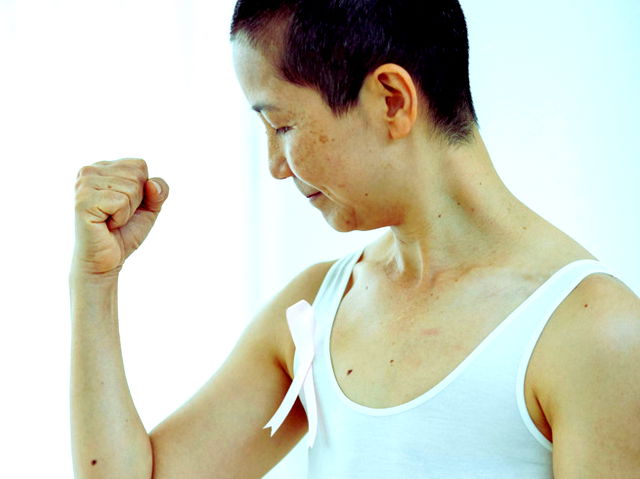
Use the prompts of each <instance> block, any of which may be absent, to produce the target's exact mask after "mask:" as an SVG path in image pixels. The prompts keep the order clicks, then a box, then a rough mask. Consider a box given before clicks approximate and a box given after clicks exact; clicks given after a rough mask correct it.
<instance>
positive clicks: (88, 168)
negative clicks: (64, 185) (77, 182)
mask: <svg viewBox="0 0 640 479" xmlns="http://www.w3.org/2000/svg"><path fill="white" fill-rule="evenodd" d="M96 169H97V168H96V167H95V166H93V165H85V166H83V167H82V168H80V170H79V171H78V176H77V177H78V178H80V177H83V176H89V175H92V174H94V173H95V172H96Z"/></svg>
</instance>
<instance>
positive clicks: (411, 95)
mask: <svg viewBox="0 0 640 479" xmlns="http://www.w3.org/2000/svg"><path fill="white" fill-rule="evenodd" d="M365 82H368V83H369V85H368V87H369V92H370V93H373V95H374V97H375V98H377V99H378V100H380V103H382V108H383V109H384V111H381V112H382V113H384V120H385V122H386V124H387V128H388V130H389V137H390V138H391V139H399V138H404V137H406V136H408V135H409V133H411V130H412V129H413V125H415V123H416V118H417V116H418V94H417V89H416V85H415V83H414V82H413V79H412V78H411V75H409V73H408V72H407V71H406V70H405V69H404V68H402V67H401V66H399V65H396V64H394V63H386V64H384V65H381V66H379V67H378V68H376V70H375V71H374V72H373V73H372V74H371V75H369V76H368V77H367V79H366V80H365ZM380 103H379V102H378V101H376V104H380Z"/></svg>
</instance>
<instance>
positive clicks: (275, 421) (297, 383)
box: [263, 300, 318, 447]
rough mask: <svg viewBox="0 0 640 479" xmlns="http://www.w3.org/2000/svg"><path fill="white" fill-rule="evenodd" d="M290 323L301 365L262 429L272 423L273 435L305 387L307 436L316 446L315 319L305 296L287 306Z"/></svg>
mask: <svg viewBox="0 0 640 479" xmlns="http://www.w3.org/2000/svg"><path fill="white" fill-rule="evenodd" d="M287 323H288V324H289V330H290V331H291V337H292V338H293V343H294V344H295V347H296V356H297V358H298V367H297V369H296V370H295V371H294V375H293V381H292V382H291V386H289V390H288V391H287V394H286V395H285V396H284V399H283V400H282V403H281V404H280V407H279V408H278V410H277V411H276V413H275V414H274V415H273V417H272V418H271V419H270V420H269V422H268V423H267V424H266V425H265V426H264V427H263V429H266V428H268V427H270V428H271V437H273V435H274V434H275V433H276V431H277V430H278V428H279V427H280V426H281V425H282V423H283V422H284V420H285V419H286V417H287V415H288V414H289V411H291V408H292V407H293V405H294V404H295V402H296V398H297V397H298V395H299V394H300V391H301V390H302V389H303V388H304V397H305V399H306V402H307V405H306V407H305V410H306V413H307V422H308V424H309V433H308V437H307V440H308V446H309V447H313V443H314V442H315V439H316V432H317V430H318V411H317V404H316V393H315V389H314V387H313V369H312V367H311V364H312V363H313V356H314V354H315V350H314V349H315V348H314V340H313V330H314V321H313V309H312V308H311V305H310V304H309V303H307V302H306V301H305V300H302V301H299V302H297V303H296V304H294V305H293V306H289V307H288V308H287Z"/></svg>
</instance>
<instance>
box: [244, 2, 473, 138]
mask: <svg viewBox="0 0 640 479" xmlns="http://www.w3.org/2000/svg"><path fill="white" fill-rule="evenodd" d="M279 21H283V22H284V28H285V29H284V31H283V32H284V33H283V38H281V39H280V41H281V44H282V46H283V48H282V49H281V50H282V51H281V52H280V59H279V60H278V62H279V64H278V65H276V66H277V68H278V70H279V73H280V74H281V76H282V77H283V78H284V79H285V80H287V81H289V82H291V83H293V84H296V85H301V86H306V87H311V88H314V89H316V90H317V91H318V92H319V93H320V95H321V96H322V97H323V99H324V101H325V102H326V103H327V105H328V106H329V107H330V108H331V110H332V111H333V113H334V114H335V115H337V116H339V115H342V114H344V113H346V112H348V111H349V110H350V109H351V108H352V107H353V106H355V105H357V103H358V96H359V93H360V90H361V88H362V84H363V82H364V80H365V78H366V76H367V75H368V74H370V73H372V72H373V71H374V70H375V69H376V68H377V67H379V66H380V65H382V64H384V63H395V64H398V65H400V66H402V67H403V68H404V69H406V70H407V71H408V72H409V74H410V75H411V76H412V77H413V79H414V81H415V82H416V85H417V87H418V88H419V90H420V91H421V92H422V95H423V97H424V98H425V99H426V101H427V103H428V106H429V111H430V113H431V120H432V121H433V122H434V124H435V126H436V128H437V129H438V130H439V131H440V132H441V133H443V134H444V137H445V138H446V139H447V140H448V141H449V143H450V144H458V143H462V142H465V141H466V140H468V139H469V137H470V135H471V132H472V128H473V126H474V125H477V123H478V119H477V116H476V113H475V109H474V107H473V100H472V98H471V89H470V86H469V41H468V38H467V25H466V21H465V18H464V13H463V12H462V7H461V6H460V4H459V2H458V0H238V1H237V3H236V6H235V9H234V13H233V19H232V22H231V39H232V40H234V39H235V38H236V37H237V35H238V34H239V33H243V34H244V35H246V38H247V39H248V41H249V42H250V44H251V45H252V46H254V47H260V46H261V45H262V42H264V41H265V40H266V38H267V36H268V34H269V32H271V31H273V26H274V23H277V22H279ZM272 40H273V39H272ZM276 41H277V40H276Z"/></svg>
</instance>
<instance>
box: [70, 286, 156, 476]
mask: <svg viewBox="0 0 640 479" xmlns="http://www.w3.org/2000/svg"><path fill="white" fill-rule="evenodd" d="M69 286H70V292H71V331H72V335H71V384H70V386H71V391H70V393H71V397H70V400H71V443H72V452H73V466H74V471H75V476H76V478H82V479H84V478H102V477H105V478H107V477H108V478H114V477H122V478H124V477H126V478H132V479H137V478H140V479H143V478H144V479H148V478H150V477H151V475H152V462H153V459H152V450H151V442H150V440H149V436H148V434H147V431H146V430H145V428H144V425H143V424H142V421H141V420H140V417H139V415H138V412H137V410H136V408H135V405H134V403H133V400H132V398H131V393H130V391H129V386H128V384H127V380H126V377H125V372H124V364H123V361H122V351H121V347H120V336H119V331H118V297H117V295H118V283H117V277H116V278H113V279H112V280H96V279H95V278H93V279H92V278H88V277H82V276H75V275H73V274H72V275H71V276H70V281H69Z"/></svg>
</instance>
